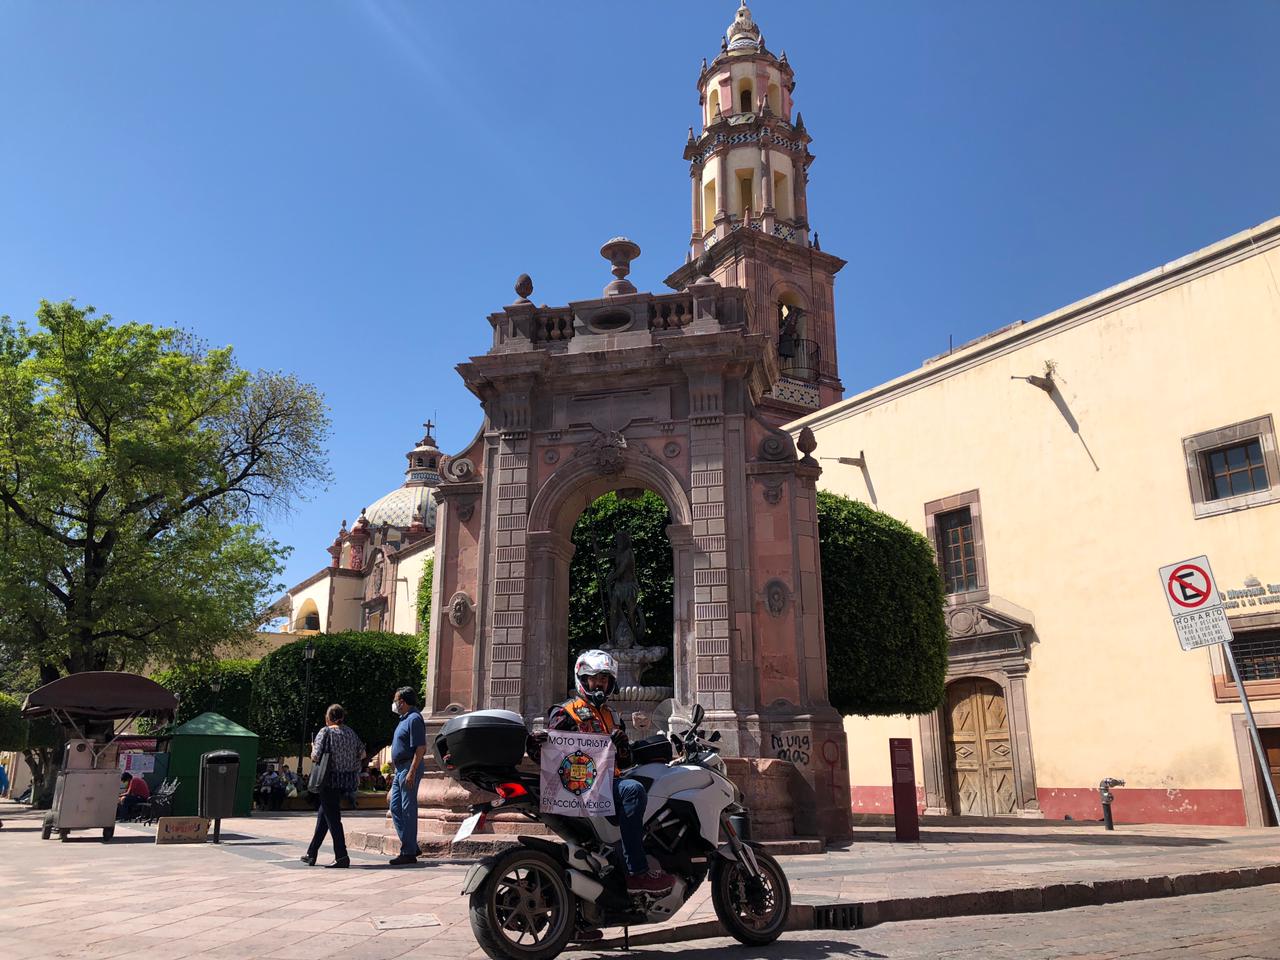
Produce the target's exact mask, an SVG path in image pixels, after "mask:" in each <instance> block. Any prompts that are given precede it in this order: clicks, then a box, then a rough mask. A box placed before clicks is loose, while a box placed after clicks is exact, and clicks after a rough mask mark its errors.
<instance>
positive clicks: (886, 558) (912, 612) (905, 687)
mask: <svg viewBox="0 0 1280 960" xmlns="http://www.w3.org/2000/svg"><path fill="white" fill-rule="evenodd" d="M818 535H819V537H820V538H821V553H822V600H823V610H822V615H823V624H824V627H825V630H826V638H827V678H828V680H827V682H828V686H829V693H830V697H831V703H832V705H833V706H834V707H835V708H836V709H837V710H839V711H840V712H841V713H856V714H863V715H871V714H877V715H889V714H903V713H905V714H920V713H927V712H929V711H930V710H934V709H936V708H937V707H938V706H939V705H940V704H941V703H942V698H943V692H944V685H945V678H946V671H947V643H948V640H947V625H946V620H945V619H944V617H943V604H944V593H943V586H942V576H941V574H939V572H938V565H937V562H936V560H935V558H934V553H933V548H932V547H931V546H930V544H929V541H928V540H926V539H925V538H924V537H923V536H921V535H920V534H918V533H916V531H914V530H912V529H911V528H910V527H908V526H906V524H903V523H901V522H899V521H897V520H895V519H894V518H893V517H890V516H888V515H887V514H884V513H880V512H879V511H877V510H873V509H871V508H870V507H868V506H867V505H866V504H864V503H859V502H858V501H856V500H850V499H849V498H847V497H842V496H839V495H837V494H833V493H828V492H825V491H820V492H819V493H818Z"/></svg>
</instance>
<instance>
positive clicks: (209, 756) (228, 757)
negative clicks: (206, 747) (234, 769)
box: [200, 750, 240, 766]
mask: <svg viewBox="0 0 1280 960" xmlns="http://www.w3.org/2000/svg"><path fill="white" fill-rule="evenodd" d="M200 762H201V763H203V764H204V765H205V766H209V765H210V764H214V763H239V762H240V754H238V753H236V752H235V751H234V750H210V751H209V752H208V753H202V754H201V755H200Z"/></svg>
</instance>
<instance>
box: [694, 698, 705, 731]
mask: <svg viewBox="0 0 1280 960" xmlns="http://www.w3.org/2000/svg"><path fill="white" fill-rule="evenodd" d="M706 715H707V711H705V710H703V709H702V704H700V703H695V704H694V705H693V718H692V719H693V725H694V726H695V727H696V726H697V725H698V724H700V723H702V718H703V717H705V716H706Z"/></svg>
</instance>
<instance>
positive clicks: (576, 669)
mask: <svg viewBox="0 0 1280 960" xmlns="http://www.w3.org/2000/svg"><path fill="white" fill-rule="evenodd" d="M601 673H603V674H607V675H608V677H609V686H608V688H607V689H605V690H588V689H587V684H586V679H587V677H594V676H596V675H597V674H601ZM573 680H574V685H575V686H576V687H577V690H578V696H580V697H581V698H582V699H583V700H586V701H587V703H590V704H593V705H594V706H597V707H599V706H603V705H604V702H605V700H606V699H608V698H609V697H610V696H611V695H612V694H614V693H615V692H617V689H618V664H617V661H615V660H614V659H613V657H612V656H610V655H609V654H608V653H606V652H605V651H603V650H584V651H583V652H582V653H581V654H579V656H578V662H577V663H575V664H574V665H573Z"/></svg>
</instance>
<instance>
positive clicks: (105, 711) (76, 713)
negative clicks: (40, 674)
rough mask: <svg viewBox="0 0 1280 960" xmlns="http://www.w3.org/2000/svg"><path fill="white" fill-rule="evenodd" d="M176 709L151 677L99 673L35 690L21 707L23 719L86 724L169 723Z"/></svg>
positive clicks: (73, 676) (170, 696) (75, 676)
mask: <svg viewBox="0 0 1280 960" xmlns="http://www.w3.org/2000/svg"><path fill="white" fill-rule="evenodd" d="M177 709H178V698H177V697H176V696H174V695H173V694H172V693H170V692H169V691H168V690H166V689H165V688H164V687H162V686H160V684H158V683H156V682H155V681H154V680H152V679H151V678H150V677H143V676H140V675H138V674H136V673H116V672H113V671H108V670H99V671H92V672H89V673H73V674H71V675H70V676H67V677H61V678H60V679H58V680H55V681H53V683H46V684H45V685H44V686H43V687H40V688H39V689H38V690H33V691H32V692H31V693H30V694H28V695H27V699H26V700H25V701H24V702H23V704H22V715H23V716H24V717H26V718H27V719H28V720H32V719H36V718H39V717H50V716H55V714H58V713H61V714H66V715H68V716H71V717H73V718H76V719H84V720H124V719H127V718H129V717H138V716H143V717H154V718H156V719H157V720H169V719H171V718H172V717H173V715H174V713H175V712H176V711H177Z"/></svg>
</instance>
